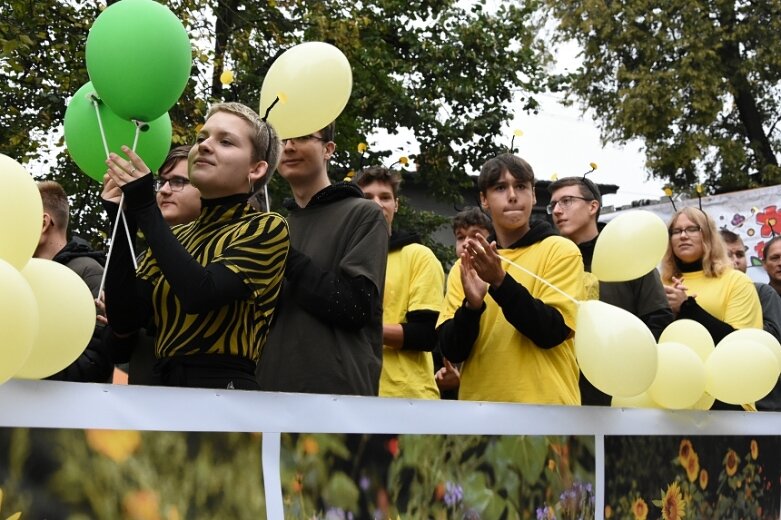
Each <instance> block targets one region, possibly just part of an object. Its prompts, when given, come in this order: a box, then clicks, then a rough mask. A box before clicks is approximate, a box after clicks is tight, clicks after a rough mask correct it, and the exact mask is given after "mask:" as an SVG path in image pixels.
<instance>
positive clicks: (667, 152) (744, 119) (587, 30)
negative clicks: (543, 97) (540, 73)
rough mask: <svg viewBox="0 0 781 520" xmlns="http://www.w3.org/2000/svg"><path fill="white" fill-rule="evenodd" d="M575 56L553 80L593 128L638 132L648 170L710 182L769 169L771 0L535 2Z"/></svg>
mask: <svg viewBox="0 0 781 520" xmlns="http://www.w3.org/2000/svg"><path fill="white" fill-rule="evenodd" d="M546 4H547V6H548V8H549V9H550V11H551V12H552V13H553V14H554V15H555V16H556V17H557V18H558V19H559V22H560V25H559V33H558V37H559V39H561V40H565V39H574V40H576V41H577V42H578V43H579V44H580V45H581V46H582V48H583V54H582V58H583V63H582V66H581V67H580V68H579V69H578V70H576V71H575V72H573V73H571V74H569V75H567V76H566V77H563V78H559V79H558V80H557V81H556V82H555V83H554V84H555V86H556V87H559V88H563V89H565V90H566V91H567V93H568V94H570V96H572V97H575V98H577V99H578V100H579V101H581V102H582V104H583V106H584V107H585V108H589V109H592V110H593V112H594V114H595V118H596V120H597V121H598V123H599V124H600V126H601V129H602V135H603V139H604V140H606V141H612V142H618V143H624V142H626V141H628V140H630V139H635V138H639V139H641V140H642V141H643V142H644V144H645V152H646V155H647V167H648V169H649V170H650V172H651V174H653V175H654V176H655V177H658V178H660V179H664V180H668V181H669V182H671V183H672V184H673V185H674V186H675V187H677V188H687V187H692V186H693V185H694V184H696V183H698V182H700V181H699V180H698V179H700V178H701V179H705V180H706V182H705V184H706V186H707V188H708V189H709V190H710V191H712V192H713V191H716V192H724V191H733V190H737V189H744V188H748V187H754V186H757V185H761V186H766V185H773V184H775V183H777V182H778V180H779V173H781V172H780V171H779V168H778V161H777V159H776V152H777V150H778V148H779V144H780V143H779V139H778V135H777V133H776V132H775V130H776V128H775V127H776V123H777V122H778V119H779V116H780V115H781V105H780V104H781V97H779V94H780V93H779V91H778V89H777V88H776V85H777V84H778V82H779V80H781V59H780V58H779V56H780V55H781V53H780V52H779V51H781V47H779V43H778V38H776V35H777V34H778V32H779V30H781V16H779V14H781V2H778V1H777V0H773V1H769V2H760V3H755V2H740V1H736V0H732V1H730V0H727V1H721V0H719V1H717V0H695V1H690V0H671V1H669V2H662V3H660V2H653V1H650V0H624V1H620V2H601V1H593V0H576V1H573V2H557V1H555V0H548V1H547V2H546Z"/></svg>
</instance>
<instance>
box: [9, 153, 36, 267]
mask: <svg viewBox="0 0 781 520" xmlns="http://www.w3.org/2000/svg"><path fill="white" fill-rule="evenodd" d="M42 223H43V203H42V202H41V193H40V192H39V191H38V186H37V185H36V184H35V181H34V180H33V178H32V176H31V175H30V174H29V173H27V170H25V169H24V167H22V165H21V164H19V163H18V162H16V161H14V160H13V159H11V158H10V157H8V156H7V155H3V154H0V258H2V259H3V260H5V261H6V262H8V263H9V264H11V265H12V266H14V267H15V268H17V269H20V270H21V269H22V268H23V267H24V265H25V264H26V263H27V261H28V260H30V258H32V256H33V253H35V248H36V247H38V241H39V240H40V238H41V226H42Z"/></svg>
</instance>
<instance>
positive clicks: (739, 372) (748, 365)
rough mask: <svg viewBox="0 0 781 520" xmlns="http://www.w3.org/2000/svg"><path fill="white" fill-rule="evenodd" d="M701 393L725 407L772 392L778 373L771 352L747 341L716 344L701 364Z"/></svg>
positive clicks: (762, 346) (758, 398) (780, 371)
mask: <svg viewBox="0 0 781 520" xmlns="http://www.w3.org/2000/svg"><path fill="white" fill-rule="evenodd" d="M705 371H706V373H707V383H706V387H705V390H706V391H707V392H708V393H709V394H710V395H712V396H713V397H715V398H716V399H718V400H719V401H723V402H725V403H729V404H745V403H753V402H755V401H758V400H760V399H762V398H763V397H765V396H766V395H767V394H769V393H770V391H771V390H773V387H774V386H775V384H776V382H777V381H778V376H779V375H780V374H781V369H779V366H778V362H777V361H776V357H775V356H774V355H773V353H772V352H771V351H770V349H768V348H767V347H765V346H764V345H762V344H760V343H758V342H756V341H752V340H748V339H740V340H739V341H724V340H722V341H720V342H719V345H718V346H717V347H716V349H715V350H714V351H713V353H712V354H711V355H710V356H709V357H708V360H707V361H706V362H705Z"/></svg>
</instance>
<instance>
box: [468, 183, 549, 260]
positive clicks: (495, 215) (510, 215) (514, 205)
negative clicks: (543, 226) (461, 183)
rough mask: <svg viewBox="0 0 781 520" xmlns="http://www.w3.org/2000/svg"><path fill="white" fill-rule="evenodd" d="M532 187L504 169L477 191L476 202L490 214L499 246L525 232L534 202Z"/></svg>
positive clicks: (506, 244) (506, 245) (510, 241)
mask: <svg viewBox="0 0 781 520" xmlns="http://www.w3.org/2000/svg"><path fill="white" fill-rule="evenodd" d="M536 200H537V199H536V197H535V195H534V187H533V186H532V183H531V182H529V181H521V180H519V179H516V178H515V177H513V175H512V174H511V173H510V172H509V171H508V170H506V169H505V170H504V171H502V174H501V176H500V177H499V179H498V180H497V181H496V182H495V183H494V184H493V185H491V186H489V187H487V188H486V190H485V192H484V193H482V192H481V193H480V204H482V206H483V208H484V209H485V210H486V211H488V213H489V214H490V215H491V221H492V222H493V225H494V231H495V232H496V236H497V238H498V239H499V241H500V242H501V245H502V246H503V247H508V246H510V245H511V244H512V243H513V242H515V241H517V240H518V239H519V238H521V237H522V236H523V235H525V234H526V232H527V231H529V227H530V226H529V217H530V216H531V212H532V208H533V207H534V204H535V202H536Z"/></svg>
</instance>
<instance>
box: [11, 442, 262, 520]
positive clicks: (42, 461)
mask: <svg viewBox="0 0 781 520" xmlns="http://www.w3.org/2000/svg"><path fill="white" fill-rule="evenodd" d="M261 442H262V436H261V434H258V433H235V432H234V433H214V432H209V433H197V432H158V431H136V430H64V429H28V428H0V518H12V517H13V515H15V514H17V513H21V515H20V516H21V518H22V519H43V518H46V519H50V520H55V519H66V518H67V519H88V518H89V519H101V518H106V519H109V518H111V519H113V518H119V519H132V520H179V519H184V518H265V516H266V503H265V493H264V490H263V472H262V469H261Z"/></svg>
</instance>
